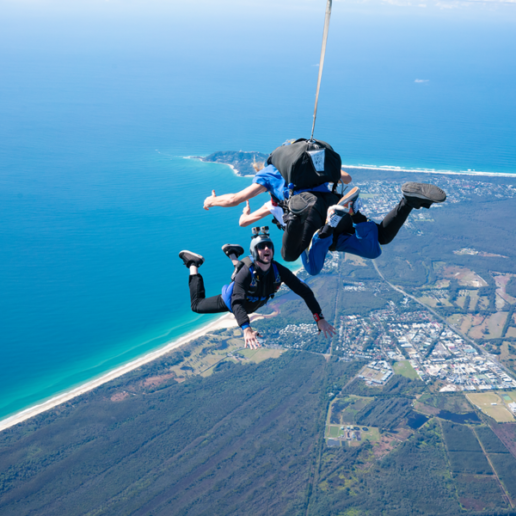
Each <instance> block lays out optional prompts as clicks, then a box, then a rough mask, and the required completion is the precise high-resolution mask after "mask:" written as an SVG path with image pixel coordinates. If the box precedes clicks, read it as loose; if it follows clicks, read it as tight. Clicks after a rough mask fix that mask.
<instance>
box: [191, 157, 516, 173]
mask: <svg viewBox="0 0 516 516" xmlns="http://www.w3.org/2000/svg"><path fill="white" fill-rule="evenodd" d="M182 157H183V159H195V160H197V161H202V162H203V163H216V164H218V165H226V166H227V167H230V168H231V170H232V171H233V173H234V174H235V175H236V176H238V177H254V175H243V174H241V173H240V172H239V171H238V169H236V168H235V167H234V166H233V165H231V164H230V163H222V162H220V161H205V160H204V159H203V158H202V157H199V156H182ZM342 168H344V169H347V168H351V169H359V170H364V171H371V172H402V173H408V174H439V175H454V176H486V177H516V170H515V171H514V172H482V171H478V170H458V171H457V170H445V169H443V170H438V169H434V168H403V167H397V166H394V165H346V164H344V163H343V164H342Z"/></svg>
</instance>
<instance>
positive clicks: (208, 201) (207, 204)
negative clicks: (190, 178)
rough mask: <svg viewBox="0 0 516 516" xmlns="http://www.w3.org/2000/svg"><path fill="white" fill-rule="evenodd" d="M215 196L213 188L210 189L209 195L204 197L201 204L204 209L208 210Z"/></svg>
mask: <svg viewBox="0 0 516 516" xmlns="http://www.w3.org/2000/svg"><path fill="white" fill-rule="evenodd" d="M215 197H217V196H216V195H215V190H212V191H211V195H210V196H209V197H206V199H204V206H203V208H204V209H205V210H209V209H210V208H211V207H212V206H213V199H215Z"/></svg>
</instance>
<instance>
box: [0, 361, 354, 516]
mask: <svg viewBox="0 0 516 516" xmlns="http://www.w3.org/2000/svg"><path fill="white" fill-rule="evenodd" d="M355 372H356V368H355V367H354V365H353V364H349V365H343V364H339V363H333V362H332V363H327V362H326V361H325V360H324V359H323V358H322V357H319V356H316V355H313V354H287V355H286V356H284V357H282V358H279V359H277V360H269V361H266V362H264V363H262V364H259V365H249V366H240V365H233V366H231V367H230V368H229V369H226V370H225V371H223V372H220V373H215V374H213V376H211V377H209V378H206V379H199V378H194V379H192V380H189V381H187V382H184V383H182V384H180V385H171V386H167V387H164V388H162V389H159V390H156V391H155V392H141V391H140V392H138V393H137V394H136V395H134V396H131V397H129V398H126V399H123V400H121V401H118V402H113V401H111V400H110V397H111V396H112V395H113V394H115V393H117V392H120V390H121V389H122V390H123V391H134V387H136V386H137V384H136V385H135V384H134V382H131V381H126V382H122V381H120V382H118V385H111V386H109V387H108V386H106V387H104V388H102V389H100V391H99V392H97V393H95V394H91V395H89V396H87V397H85V398H84V399H83V400H82V401H81V402H80V403H79V404H77V405H75V406H73V407H72V406H69V407H68V408H67V409H66V410H65V412H63V413H61V414H57V413H56V412H48V413H46V414H45V415H43V416H41V417H39V418H37V420H36V421H32V422H31V423H27V424H25V425H22V426H21V427H19V428H17V429H15V430H11V431H7V432H4V433H3V434H2V441H1V447H0V471H1V476H0V488H1V493H2V495H1V501H0V513H1V514H2V516H7V515H9V514H13V515H20V514H27V513H30V512H32V513H37V514H38V515H44V514H52V515H55V514H66V515H71V514H84V513H90V512H94V513H98V514H103V515H107V514H115V515H119V514H128V513H133V512H134V511H136V512H137V513H138V514H153V515H157V514H242V507H244V506H245V507H246V511H245V512H246V513H247V514H267V513H270V514H297V513H299V512H300V511H302V510H303V509H304V507H305V504H306V493H307V491H306V489H307V486H308V484H309V482H310V477H311V472H312V466H311V465H312V463H313V461H314V460H315V456H316V454H317V451H318V447H319V442H320V435H322V432H323V431H324V417H325V413H326V407H327V403H328V402H327V400H328V396H327V394H326V391H327V383H328V382H331V385H332V386H333V385H334V384H335V385H338V384H339V382H344V381H346V380H347V379H348V374H354V373H355ZM335 382H336V383H335ZM45 420H46V421H45ZM271 486H274V489H271ZM278 492H280V493H281V494H282V496H278V495H277V493H278Z"/></svg>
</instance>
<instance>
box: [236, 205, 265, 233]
mask: <svg viewBox="0 0 516 516" xmlns="http://www.w3.org/2000/svg"><path fill="white" fill-rule="evenodd" d="M270 214H271V212H270V210H269V208H267V206H262V207H261V208H259V209H258V210H256V211H253V212H252V213H251V207H250V206H249V201H246V205H245V207H244V209H243V211H242V215H240V220H239V221H238V224H239V225H240V227H241V228H245V227H246V226H249V224H252V223H253V222H257V221H258V220H261V219H263V218H264V217H267V216H268V215H270Z"/></svg>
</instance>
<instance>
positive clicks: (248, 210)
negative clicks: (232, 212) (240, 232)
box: [242, 201, 251, 215]
mask: <svg viewBox="0 0 516 516" xmlns="http://www.w3.org/2000/svg"><path fill="white" fill-rule="evenodd" d="M250 213H251V206H249V201H245V206H244V209H243V210H242V215H249V214H250Z"/></svg>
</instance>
